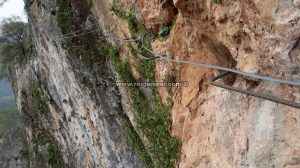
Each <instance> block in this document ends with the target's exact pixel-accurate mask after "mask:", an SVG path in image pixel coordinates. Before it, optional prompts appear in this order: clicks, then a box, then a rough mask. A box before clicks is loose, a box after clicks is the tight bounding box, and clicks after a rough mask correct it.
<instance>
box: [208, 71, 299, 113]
mask: <svg viewBox="0 0 300 168" xmlns="http://www.w3.org/2000/svg"><path fill="white" fill-rule="evenodd" d="M229 74H234V73H232V72H225V73H222V74H220V75H218V76H216V77H214V78H213V79H212V81H211V82H210V84H212V85H214V86H216V87H220V88H224V89H228V90H231V91H235V92H238V93H243V94H247V95H250V96H254V97H258V98H261V99H265V100H269V101H272V102H275V103H279V104H284V105H287V106H290V107H294V108H297V109H300V103H296V102H292V101H288V100H285V99H281V98H277V97H275V96H271V95H268V94H262V93H258V92H254V91H250V90H244V89H241V88H237V87H233V86H229V85H225V84H222V83H218V82H216V81H217V80H219V79H221V78H223V77H225V76H227V75H229Z"/></svg>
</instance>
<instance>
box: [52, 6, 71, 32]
mask: <svg viewBox="0 0 300 168" xmlns="http://www.w3.org/2000/svg"><path fill="white" fill-rule="evenodd" d="M57 5H58V10H57V11H56V12H55V16H56V20H57V23H58V26H59V27H60V29H61V31H62V32H63V33H64V34H65V33H67V32H68V31H69V30H70V28H71V25H72V16H73V13H72V8H71V4H70V2H69V1H68V0H58V1H57Z"/></svg>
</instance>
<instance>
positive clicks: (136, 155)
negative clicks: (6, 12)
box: [10, 0, 300, 168]
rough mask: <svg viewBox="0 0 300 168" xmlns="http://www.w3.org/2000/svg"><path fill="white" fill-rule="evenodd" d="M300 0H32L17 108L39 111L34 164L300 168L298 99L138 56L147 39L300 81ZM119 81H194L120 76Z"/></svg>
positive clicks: (289, 91)
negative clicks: (217, 82)
mask: <svg viewBox="0 0 300 168" xmlns="http://www.w3.org/2000/svg"><path fill="white" fill-rule="evenodd" d="M299 4H300V3H299V1H298V0H285V1H282V0H256V1H253V0H240V1H234V0H220V1H219V0H212V1H211V0H189V1H185V0H173V1H172V0H149V1H142V0H132V1H130V0H123V1H118V0H86V1H79V0H75V1H71V0H57V1H51V0H34V1H26V8H27V13H28V16H29V26H28V32H27V33H26V34H27V35H26V37H27V38H26V39H27V42H26V46H27V48H28V51H29V52H28V55H29V56H28V59H27V60H26V61H23V62H18V63H16V64H15V67H14V68H11V69H12V70H11V72H10V74H11V76H12V77H13V79H14V80H13V81H14V84H13V86H14V90H15V95H16V97H17V102H18V107H19V108H20V109H21V110H22V111H23V113H25V114H26V115H28V116H29V118H30V119H29V122H28V124H27V127H26V128H27V129H26V130H27V134H28V141H29V142H31V143H32V145H33V146H34V144H35V146H40V147H41V149H36V148H34V147H31V149H30V150H31V152H32V153H33V155H35V156H39V157H40V158H44V159H45V158H48V162H47V159H45V160H46V161H45V162H44V163H43V162H41V163H36V164H42V166H43V167H45V166H49V165H52V166H53V165H56V166H61V167H181V168H187V167H203V168H207V167H213V168H217V167H222V168H224V167H228V168H233V167H261V168H269V167H270V168H271V167H276V168H277V167H278V168H281V167H286V168H295V167H300V147H299V144H300V134H299V130H300V124H299V117H300V110H299V109H295V108H292V107H288V106H284V105H281V104H276V103H273V102H270V101H266V100H262V99H259V98H255V97H251V96H247V95H244V94H240V93H235V92H231V91H228V90H225V89H220V88H216V87H214V86H211V85H210V84H209V82H210V80H211V79H212V78H213V77H214V75H216V74H219V73H220V72H218V71H215V70H209V69H204V68H199V67H196V66H191V65H180V64H176V63H171V62H165V61H162V60H156V61H154V60H151V61H144V60H141V59H140V57H139V55H143V56H146V57H150V56H153V55H152V54H150V53H149V52H147V51H146V50H145V49H144V48H143V46H144V45H146V46H147V47H148V48H151V49H152V50H153V51H154V52H155V53H157V54H161V55H166V56H167V57H170V58H175V59H180V60H188V61H193V62H198V63H206V64H211V65H220V66H224V67H232V68H237V69H239V70H242V71H246V72H250V73H256V74H262V75H267V76H275V77H278V78H285V79H293V80H299V79H300V71H299V64H300V63H299V60H300V56H299V54H300V52H299V47H300V45H299V38H300V5H299ZM93 30H97V32H96V31H94V32H93ZM128 38H131V40H132V41H130V40H128ZM141 38H143V39H141ZM135 39H137V40H135ZM141 40H143V42H144V43H142V42H141ZM128 41H129V42H128ZM117 81H124V82H137V81H142V82H154V81H158V82H162V81H169V82H175V81H177V82H180V81H188V82H189V86H188V87H178V88H162V87H159V88H142V87H140V88H139V87H117V86H116V85H115V83H116V82H117ZM225 82H226V83H228V84H231V85H233V86H236V87H240V88H244V89H249V90H254V91H257V92H265V93H270V94H273V95H275V96H278V97H282V98H285V99H288V100H291V101H295V102H299V101H300V96H299V95H300V94H299V93H300V90H299V88H298V87H293V86H289V85H281V84H277V83H272V82H266V81H258V80H254V79H251V78H244V77H242V76H238V75H237V76H234V77H231V78H229V79H225ZM41 139H43V140H44V141H45V142H44V143H43V142H39V141H41ZM36 144H37V145H36ZM43 151H44V152H43ZM38 167H41V165H40V166H38Z"/></svg>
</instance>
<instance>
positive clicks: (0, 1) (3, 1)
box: [0, 0, 8, 7]
mask: <svg viewBox="0 0 300 168" xmlns="http://www.w3.org/2000/svg"><path fill="white" fill-rule="evenodd" d="M7 1H8V0H0V7H2V6H3V4H4V3H5V2H7Z"/></svg>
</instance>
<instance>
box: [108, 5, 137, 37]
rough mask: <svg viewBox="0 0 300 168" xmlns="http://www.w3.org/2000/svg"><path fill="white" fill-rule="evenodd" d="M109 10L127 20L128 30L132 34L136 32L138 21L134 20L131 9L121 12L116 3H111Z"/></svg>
mask: <svg viewBox="0 0 300 168" xmlns="http://www.w3.org/2000/svg"><path fill="white" fill-rule="evenodd" d="M111 11H112V12H113V13H114V14H115V15H116V16H118V17H119V18H122V19H124V20H126V21H127V23H128V27H129V30H130V32H131V33H132V34H133V33H137V32H138V27H139V22H138V21H137V20H136V18H135V15H134V13H133V12H132V11H127V12H123V11H121V10H120V8H119V7H118V6H117V5H113V6H112V9H111Z"/></svg>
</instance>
